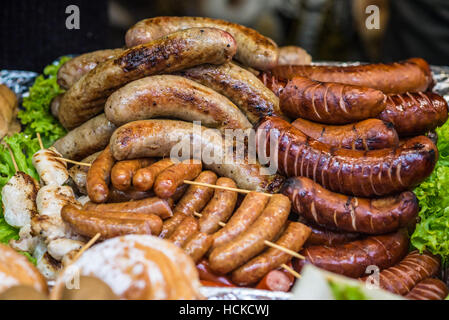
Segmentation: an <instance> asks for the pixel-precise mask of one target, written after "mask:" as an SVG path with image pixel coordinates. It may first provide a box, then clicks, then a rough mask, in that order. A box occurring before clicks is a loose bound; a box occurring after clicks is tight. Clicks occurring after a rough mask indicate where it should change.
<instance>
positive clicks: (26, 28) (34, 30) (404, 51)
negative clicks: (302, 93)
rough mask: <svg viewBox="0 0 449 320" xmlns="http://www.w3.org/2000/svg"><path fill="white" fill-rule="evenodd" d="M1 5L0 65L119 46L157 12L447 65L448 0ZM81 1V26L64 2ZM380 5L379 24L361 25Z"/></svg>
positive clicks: (336, 56) (364, 57)
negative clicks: (70, 21)
mask: <svg viewBox="0 0 449 320" xmlns="http://www.w3.org/2000/svg"><path fill="white" fill-rule="evenodd" d="M3 2H4V3H2V7H1V10H0V41H1V42H0V69H20V70H33V71H38V72H40V71H41V70H42V68H43V67H44V66H45V65H47V64H49V63H50V62H51V61H53V60H54V59H55V58H57V57H59V56H61V55H64V54H70V53H73V54H78V53H84V52H88V51H92V50H96V49H103V48H113V47H121V46H123V45H124V35H125V32H126V30H127V28H128V27H130V26H131V25H133V24H134V23H135V22H137V21H139V20H141V19H144V18H148V17H154V16H159V15H190V16H195V15H196V16H208V17H215V18H222V19H226V20H229V21H233V22H237V23H241V24H244V25H247V26H250V27H253V28H255V29H257V30H258V31H259V32H261V33H262V34H265V35H267V36H269V37H271V38H273V39H274V40H275V41H276V42H277V43H278V44H279V45H290V44H294V45H299V46H301V47H303V48H305V49H306V50H307V51H308V52H309V53H311V54H312V57H313V60H314V61H319V60H334V61H370V62H378V61H384V62H390V61H395V60H400V59H405V58H408V57H411V56H420V57H423V58H425V59H427V60H428V61H429V62H430V63H432V64H436V65H449V58H448V57H449V1H448V0H183V1H179V0H53V1H49V0H41V1H36V0H15V1H7V2H5V1H3ZM71 4H75V5H78V6H79V8H80V24H81V26H80V27H81V28H80V30H68V29H66V27H65V21H66V18H67V16H68V14H66V13H65V9H66V7H67V6H68V5H71ZM370 4H375V5H377V6H378V7H379V8H380V20H381V26H380V29H379V30H368V29H367V28H366V27H365V19H366V17H367V16H368V14H366V13H365V8H366V6H368V5H370Z"/></svg>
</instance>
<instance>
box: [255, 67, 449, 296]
mask: <svg viewBox="0 0 449 320" xmlns="http://www.w3.org/2000/svg"><path fill="white" fill-rule="evenodd" d="M260 78H261V79H262V80H263V81H264V83H266V84H267V86H268V87H270V88H271V89H272V90H273V92H275V93H276V95H277V96H279V98H280V107H281V111H282V112H284V113H285V114H286V115H287V116H288V117H290V118H292V119H296V120H295V121H293V123H289V122H287V121H285V120H283V119H280V118H277V117H265V118H264V119H263V120H262V121H261V123H260V124H259V126H258V129H259V130H258V136H259V140H258V141H261V143H266V145H267V146H266V147H267V150H269V145H270V142H272V141H270V140H271V139H275V142H276V143H277V146H278V149H277V150H274V151H275V152H277V154H276V156H277V161H278V165H279V171H280V172H281V173H283V174H284V175H286V176H288V177H290V178H289V179H288V180H287V181H286V182H285V183H284V185H283V188H282V191H281V192H282V193H283V194H285V195H287V196H288V197H289V198H290V199H291V201H292V203H293V204H292V205H293V209H294V211H295V212H296V213H297V214H298V215H299V216H300V218H301V219H302V221H303V222H305V223H306V224H308V225H310V226H311V227H312V229H313V231H312V236H311V237H310V240H309V241H308V244H307V247H306V248H305V249H303V250H302V251H301V253H302V254H303V255H304V256H305V257H306V259H305V260H295V261H294V267H295V268H296V270H298V271H300V270H301V269H302V266H303V265H304V264H306V263H312V264H314V265H316V266H319V267H321V268H323V269H327V270H329V271H332V272H336V273H339V274H343V275H346V276H349V277H354V278H360V277H364V276H366V274H367V273H369V272H368V271H367V270H370V268H368V267H369V266H375V267H377V268H378V269H380V270H381V272H380V287H381V288H384V289H386V290H389V291H391V292H393V293H397V294H401V295H406V294H409V296H410V297H414V298H418V297H420V295H417V294H416V291H415V292H414V290H415V289H414V288H415V286H416V288H417V289H416V290H417V291H420V292H421V293H422V291H423V290H424V289H423V288H427V289H426V290H427V291H428V292H426V293H422V295H421V297H424V296H432V295H433V294H436V292H438V294H436V296H438V297H439V298H444V297H445V295H447V290H446V289H445V290H444V291H441V290H440V288H441V287H444V288H445V286H444V284H442V283H439V285H437V286H424V285H423V284H421V281H423V280H425V281H432V282H438V281H439V280H436V279H432V280H426V279H427V278H430V277H433V276H435V275H436V274H437V271H438V268H439V260H438V259H437V258H436V257H433V256H431V255H430V254H427V253H426V254H424V255H419V254H417V253H411V254H409V255H407V256H406V254H407V252H408V250H409V241H408V239H409V238H408V234H407V232H406V230H407V229H408V230H413V228H414V226H415V224H416V222H417V214H418V211H419V204H418V201H417V198H416V196H415V195H414V194H413V192H412V191H411V190H412V189H413V188H414V187H415V186H417V185H418V184H419V183H421V182H422V181H423V180H424V179H425V178H427V177H428V176H429V175H430V174H431V172H432V171H433V169H434V166H435V164H436V161H437V160H438V150H437V148H436V145H435V143H434V141H432V140H431V139H430V138H429V137H427V136H426V134H428V133H429V131H432V130H433V129H435V128H436V127H437V126H440V125H442V124H443V123H444V122H445V121H446V120H447V118H448V106H447V103H446V101H445V100H444V98H443V97H441V96H439V95H437V94H435V93H433V92H429V91H427V90H429V89H431V86H432V75H431V72H430V68H429V66H428V65H427V63H426V62H425V61H424V60H422V59H418V58H413V59H409V60H406V61H403V62H399V63H393V64H390V65H385V64H377V65H360V66H350V67H329V66H277V67H275V68H273V69H272V70H271V72H269V73H267V72H265V73H262V74H261V75H260ZM429 136H432V135H429ZM262 138H263V140H262ZM269 152H270V153H272V154H273V153H274V152H273V150H269ZM404 256H406V257H405V258H404ZM401 259H403V260H401ZM428 261H431V263H430V262H428ZM412 265H413V266H412ZM362 280H366V278H362ZM404 284H406V285H404Z"/></svg>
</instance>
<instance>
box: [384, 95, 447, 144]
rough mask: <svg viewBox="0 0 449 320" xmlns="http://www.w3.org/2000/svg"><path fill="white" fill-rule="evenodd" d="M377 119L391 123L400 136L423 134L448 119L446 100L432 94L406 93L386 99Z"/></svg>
mask: <svg viewBox="0 0 449 320" xmlns="http://www.w3.org/2000/svg"><path fill="white" fill-rule="evenodd" d="M378 117H379V119H382V120H384V121H389V122H391V123H393V125H394V128H395V129H396V131H397V132H398V134H399V135H400V136H415V135H420V134H425V133H426V132H427V131H430V130H433V129H435V128H436V127H438V126H441V125H443V124H444V123H445V122H446V121H447V118H448V106H447V102H446V100H445V99H444V98H443V97H442V96H440V95H438V94H436V93H433V92H407V93H404V94H394V95H389V96H388V97H387V102H386V107H385V110H384V111H382V112H381V113H380V114H379V116H378Z"/></svg>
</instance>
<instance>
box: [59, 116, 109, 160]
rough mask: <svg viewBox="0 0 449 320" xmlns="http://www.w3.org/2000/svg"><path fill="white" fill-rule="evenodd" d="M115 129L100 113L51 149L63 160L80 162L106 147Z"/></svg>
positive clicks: (69, 133) (60, 139)
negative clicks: (59, 154)
mask: <svg viewBox="0 0 449 320" xmlns="http://www.w3.org/2000/svg"><path fill="white" fill-rule="evenodd" d="M115 129H116V127H115V125H114V124H113V123H112V122H109V121H108V119H106V117H105V115H104V113H102V114H100V115H98V116H96V117H95V118H92V119H90V120H89V121H86V122H85V123H83V124H82V125H80V126H79V127H78V128H75V129H73V130H71V131H69V132H68V133H67V134H66V135H65V136H63V137H62V138H59V139H58V140H56V142H55V143H54V144H53V147H55V148H56V150H58V151H59V152H60V153H61V154H62V156H63V157H64V158H67V159H72V160H80V159H82V158H84V157H87V156H89V155H91V154H93V153H95V152H97V151H100V150H103V149H104V148H105V147H106V146H107V145H108V143H109V139H110V138H111V135H112V133H113V132H114V130H115Z"/></svg>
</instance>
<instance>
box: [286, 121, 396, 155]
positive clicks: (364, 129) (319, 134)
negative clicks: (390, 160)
mask: <svg viewBox="0 0 449 320" xmlns="http://www.w3.org/2000/svg"><path fill="white" fill-rule="evenodd" d="M292 125H293V126H294V127H295V128H296V129H299V130H300V131H301V132H302V133H304V134H305V135H306V136H309V137H311V138H313V139H315V140H318V141H320V142H322V143H325V144H328V145H330V146H332V147H337V148H345V149H352V150H375V149H384V148H392V147H397V146H398V144H399V137H398V134H397V132H396V130H395V129H394V126H393V124H391V123H390V122H384V121H382V120H379V119H367V120H363V121H360V122H357V123H352V124H348V125H343V126H328V125H323V124H318V123H314V122H311V121H307V120H304V119H301V118H298V119H296V120H295V121H293V122H292Z"/></svg>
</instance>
